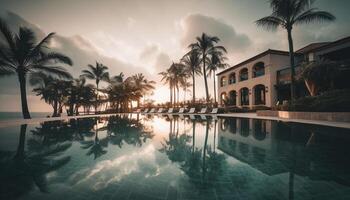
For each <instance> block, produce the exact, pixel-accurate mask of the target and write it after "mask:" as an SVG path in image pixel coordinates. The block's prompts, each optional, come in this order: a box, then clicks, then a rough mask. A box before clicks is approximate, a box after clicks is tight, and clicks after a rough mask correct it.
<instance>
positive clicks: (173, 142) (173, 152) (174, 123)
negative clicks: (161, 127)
mask: <svg viewBox="0 0 350 200" xmlns="http://www.w3.org/2000/svg"><path fill="white" fill-rule="evenodd" d="M190 140H191V137H190V136H188V135H186V134H180V135H179V119H178V118H177V119H170V132H169V139H168V140H165V141H164V142H162V146H163V147H162V148H161V149H160V150H159V151H160V152H162V153H165V154H166V155H167V156H168V158H169V159H170V160H171V161H173V162H183V161H185V159H186V156H187V154H188V153H189V152H190V151H191V148H190V146H188V145H187V143H188V142H189V141H190Z"/></svg>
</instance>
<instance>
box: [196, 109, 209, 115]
mask: <svg viewBox="0 0 350 200" xmlns="http://www.w3.org/2000/svg"><path fill="white" fill-rule="evenodd" d="M207 110H208V109H207V108H202V110H201V111H199V113H198V114H205V113H207Z"/></svg>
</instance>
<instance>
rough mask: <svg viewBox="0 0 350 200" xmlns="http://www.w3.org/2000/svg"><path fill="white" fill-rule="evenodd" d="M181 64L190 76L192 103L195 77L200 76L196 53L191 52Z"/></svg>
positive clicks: (194, 93) (198, 59)
mask: <svg viewBox="0 0 350 200" xmlns="http://www.w3.org/2000/svg"><path fill="white" fill-rule="evenodd" d="M181 62H182V63H183V64H184V65H185V66H186V70H187V72H188V74H189V75H190V76H192V87H193V88H192V102H193V103H195V101H196V75H201V74H202V71H201V68H200V63H201V61H200V57H199V53H198V52H197V51H193V50H191V51H190V52H188V53H187V54H186V55H185V56H184V57H183V58H182V59H181Z"/></svg>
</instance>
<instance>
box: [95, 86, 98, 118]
mask: <svg viewBox="0 0 350 200" xmlns="http://www.w3.org/2000/svg"><path fill="white" fill-rule="evenodd" d="M97 106H98V83H96V103H95V114H97Z"/></svg>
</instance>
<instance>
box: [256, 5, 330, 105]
mask: <svg viewBox="0 0 350 200" xmlns="http://www.w3.org/2000/svg"><path fill="white" fill-rule="evenodd" d="M314 2H315V0H312V1H310V0H270V7H271V9H272V14H271V15H269V16H266V17H263V18H261V19H259V20H257V21H256V24H257V26H260V27H263V28H265V29H267V30H273V31H274V30H276V29H277V28H278V27H281V28H283V29H285V30H286V31H287V36H288V45H289V56H290V68H291V87H290V88H291V99H292V100H295V99H296V91H295V90H296V85H295V79H296V78H295V59H294V43H293V37H292V30H293V28H294V27H295V26H297V25H301V24H310V23H313V22H327V21H334V20H335V16H334V15H332V14H331V13H329V12H326V11H320V10H318V9H317V8H312V7H311V6H312V4H313V3H314Z"/></svg>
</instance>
